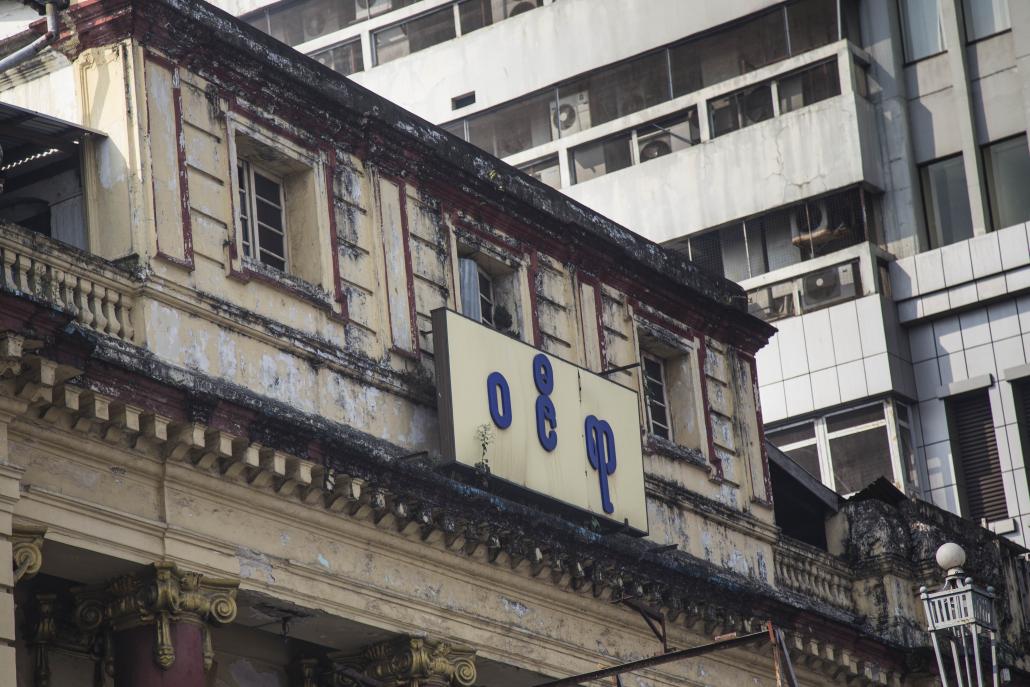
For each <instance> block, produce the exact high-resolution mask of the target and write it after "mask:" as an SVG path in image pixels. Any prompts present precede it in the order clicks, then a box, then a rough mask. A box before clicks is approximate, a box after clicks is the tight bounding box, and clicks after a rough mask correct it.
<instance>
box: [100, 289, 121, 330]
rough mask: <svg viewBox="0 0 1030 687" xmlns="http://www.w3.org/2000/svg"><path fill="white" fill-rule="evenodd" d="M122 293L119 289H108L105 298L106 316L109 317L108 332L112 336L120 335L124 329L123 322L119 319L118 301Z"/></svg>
mask: <svg viewBox="0 0 1030 687" xmlns="http://www.w3.org/2000/svg"><path fill="white" fill-rule="evenodd" d="M120 295H121V294H119V293H118V292H117V291H112V290H111V289H108V290H107V295H106V297H105V298H104V316H105V317H106V318H107V330H106V331H107V333H108V334H110V335H111V336H118V335H119V334H120V333H121V331H122V325H121V322H119V321H118V301H119V299H120Z"/></svg>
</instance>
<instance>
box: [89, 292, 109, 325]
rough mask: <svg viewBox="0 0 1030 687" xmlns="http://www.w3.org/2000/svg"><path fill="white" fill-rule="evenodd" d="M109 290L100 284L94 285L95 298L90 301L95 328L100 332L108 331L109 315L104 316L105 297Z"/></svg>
mask: <svg viewBox="0 0 1030 687" xmlns="http://www.w3.org/2000/svg"><path fill="white" fill-rule="evenodd" d="M106 295H107V289H106V288H105V287H103V286H101V285H100V284H93V298H92V299H91V300H90V307H91V309H92V310H93V318H94V322H95V324H94V325H93V328H94V329H96V330H97V331H99V332H106V331H107V315H105V314H104V297H105V296H106Z"/></svg>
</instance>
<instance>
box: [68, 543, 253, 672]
mask: <svg viewBox="0 0 1030 687" xmlns="http://www.w3.org/2000/svg"><path fill="white" fill-rule="evenodd" d="M237 585H238V582H237V581H235V580H227V579H218V578H208V577H205V576H203V575H201V574H200V573H193V572H184V571H181V570H179V568H178V567H177V566H176V565H175V564H173V563H167V562H161V563H155V564H153V565H151V566H148V567H147V568H145V569H144V570H143V571H141V572H140V573H137V574H133V575H125V576H123V577H119V578H116V579H114V580H112V581H110V582H108V583H107V584H106V585H103V586H101V587H94V588H90V589H80V590H78V593H77V600H76V609H75V616H76V623H77V624H78V625H79V627H81V628H82V629H83V630H84V631H86V632H90V633H93V632H99V631H107V632H109V633H110V636H111V645H112V655H113V659H114V664H113V667H114V671H113V672H114V685H115V687H173V686H174V687H204V686H205V684H206V673H207V671H208V670H209V669H210V668H211V665H212V661H213V659H214V650H213V648H212V646H211V634H210V631H209V626H210V625H212V624H215V625H221V624H227V623H231V622H232V621H233V619H234V618H235V617H236V587H237Z"/></svg>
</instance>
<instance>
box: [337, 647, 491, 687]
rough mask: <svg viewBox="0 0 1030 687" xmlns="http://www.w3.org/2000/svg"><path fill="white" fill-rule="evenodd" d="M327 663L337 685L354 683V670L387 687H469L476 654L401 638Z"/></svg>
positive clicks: (472, 677) (474, 677)
mask: <svg viewBox="0 0 1030 687" xmlns="http://www.w3.org/2000/svg"><path fill="white" fill-rule="evenodd" d="M330 660H331V661H332V663H333V669H334V673H336V675H337V679H336V681H335V682H334V683H333V684H339V685H345V684H346V685H349V684H354V683H355V680H354V679H353V671H355V670H357V671H360V673H361V674H362V675H365V676H367V677H369V678H372V679H373V680H375V681H377V682H379V683H381V684H383V685H386V686H389V687H471V685H472V684H473V683H475V681H476V653H475V651H473V650H472V649H470V648H468V647H462V646H455V645H453V644H450V643H449V642H444V641H436V640H432V639H427V638H425V637H411V636H407V635H402V636H400V637H395V638H394V639H390V640H387V641H385V642H379V643H378V644H373V645H371V646H369V647H366V648H365V650H364V651H362V652H361V654H360V655H358V656H346V657H345V656H340V655H336V656H331V657H330ZM348 672H350V673H351V674H350V675H348V674H346V673H348ZM340 678H342V679H340Z"/></svg>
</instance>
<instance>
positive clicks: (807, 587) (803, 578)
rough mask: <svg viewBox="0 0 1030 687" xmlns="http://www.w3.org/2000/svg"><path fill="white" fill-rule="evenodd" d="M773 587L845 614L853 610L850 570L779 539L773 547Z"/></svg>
mask: <svg viewBox="0 0 1030 687" xmlns="http://www.w3.org/2000/svg"><path fill="white" fill-rule="evenodd" d="M774 553H775V556H776V576H775V580H776V584H777V585H778V586H781V587H783V588H785V589H789V590H790V591H792V592H796V593H798V594H803V595H809V594H812V595H814V596H815V597H816V598H818V599H820V600H822V601H824V602H826V603H828V604H831V605H833V606H836V607H838V608H842V609H845V610H848V611H853V610H854V600H853V599H852V596H851V594H852V588H853V584H852V575H851V571H850V569H849V568H848V566H846V565H845V564H844V563H843V562H842V561H841V560H840V559H838V558H837V557H835V556H831V555H830V554H828V553H826V552H824V551H820V550H819V549H817V548H815V547H813V546H810V545H808V544H804V543H802V542H799V541H796V540H792V539H786V538H781V539H780V540H779V541H778V542H777V543H776V547H775V551H774Z"/></svg>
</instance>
